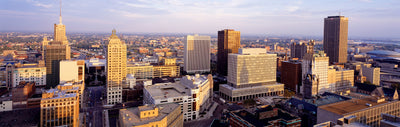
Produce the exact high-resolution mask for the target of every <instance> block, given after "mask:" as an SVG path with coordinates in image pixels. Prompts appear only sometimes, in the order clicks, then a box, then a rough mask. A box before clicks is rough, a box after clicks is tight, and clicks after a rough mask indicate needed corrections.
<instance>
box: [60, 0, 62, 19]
mask: <svg viewBox="0 0 400 127" xmlns="http://www.w3.org/2000/svg"><path fill="white" fill-rule="evenodd" d="M61 4H62V0H60V24H62V16H61Z"/></svg>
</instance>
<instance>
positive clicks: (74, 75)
mask: <svg viewBox="0 0 400 127" xmlns="http://www.w3.org/2000/svg"><path fill="white" fill-rule="evenodd" d="M84 80H85V61H84V60H63V61H61V62H60V83H65V82H79V81H84Z"/></svg>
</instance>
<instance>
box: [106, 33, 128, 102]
mask: <svg viewBox="0 0 400 127" xmlns="http://www.w3.org/2000/svg"><path fill="white" fill-rule="evenodd" d="M126 62H127V58H126V44H125V43H124V42H122V41H121V40H120V39H119V38H118V36H117V35H116V30H115V29H114V30H113V31H112V34H111V36H110V41H109V42H108V45H107V66H106V68H107V72H106V74H107V104H109V105H114V104H116V103H122V81H123V80H125V77H126Z"/></svg>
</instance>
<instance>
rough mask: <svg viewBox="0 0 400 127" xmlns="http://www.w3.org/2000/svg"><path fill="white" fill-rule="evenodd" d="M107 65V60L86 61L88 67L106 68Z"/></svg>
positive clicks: (93, 59) (94, 59)
mask: <svg viewBox="0 0 400 127" xmlns="http://www.w3.org/2000/svg"><path fill="white" fill-rule="evenodd" d="M106 63H107V60H106V59H99V58H92V59H90V60H85V64H86V66H87V67H97V66H105V65H106Z"/></svg>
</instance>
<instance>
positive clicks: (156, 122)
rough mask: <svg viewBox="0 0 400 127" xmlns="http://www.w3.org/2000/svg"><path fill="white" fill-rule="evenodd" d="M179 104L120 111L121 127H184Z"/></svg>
mask: <svg viewBox="0 0 400 127" xmlns="http://www.w3.org/2000/svg"><path fill="white" fill-rule="evenodd" d="M180 108H181V107H180V106H179V105H178V104H173V103H171V104H162V105H157V106H155V105H144V106H139V107H136V108H128V109H120V110H119V126H120V127H183V115H182V112H181V109H180Z"/></svg>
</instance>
